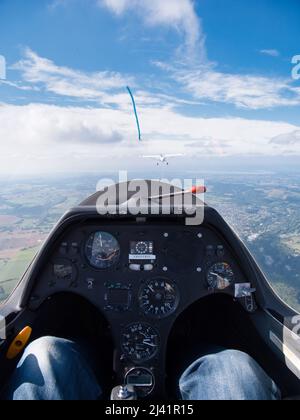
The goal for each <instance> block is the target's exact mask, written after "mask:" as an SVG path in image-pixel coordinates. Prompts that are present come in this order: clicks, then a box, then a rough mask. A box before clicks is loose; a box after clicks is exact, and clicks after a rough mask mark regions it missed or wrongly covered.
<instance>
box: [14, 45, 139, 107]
mask: <svg viewBox="0 0 300 420" xmlns="http://www.w3.org/2000/svg"><path fill="white" fill-rule="evenodd" d="M13 69H14V70H19V71H20V72H21V73H22V78H23V80H24V81H26V82H27V83H32V84H34V85H42V86H43V87H44V88H45V89H46V90H47V91H48V92H52V93H55V94H58V95H63V96H69V97H73V98H80V99H86V100H88V99H90V100H97V101H100V102H101V101H105V98H106V95H107V92H116V91H118V90H120V89H124V87H125V86H126V84H128V83H130V82H132V79H131V78H130V77H126V76H123V75H121V74H120V73H116V72H108V71H102V72H96V73H86V72H82V71H79V70H73V69H70V68H68V67H62V66H57V65H56V64H55V63H54V62H53V61H51V60H49V59H47V58H43V57H40V56H39V55H38V54H36V53H35V52H34V51H32V50H31V49H29V48H26V49H25V50H24V57H23V59H22V60H20V61H19V62H18V63H16V64H15V65H14V66H13Z"/></svg>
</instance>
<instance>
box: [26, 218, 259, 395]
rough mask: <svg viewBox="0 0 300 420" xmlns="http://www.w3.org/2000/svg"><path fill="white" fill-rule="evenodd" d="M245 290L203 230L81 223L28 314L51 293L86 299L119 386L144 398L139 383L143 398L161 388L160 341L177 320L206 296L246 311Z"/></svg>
mask: <svg viewBox="0 0 300 420" xmlns="http://www.w3.org/2000/svg"><path fill="white" fill-rule="evenodd" d="M250 287H251V285H250V284H249V283H248V282H247V279H246V278H245V276H244V275H243V273H242V271H241V268H240V267H239V265H238V263H237V261H236V259H235V258H234V256H233V255H232V253H231V251H230V248H229V247H228V246H227V244H226V243H225V242H224V241H223V239H222V238H221V237H219V236H218V234H217V233H216V232H215V231H213V230H212V229H210V228H209V227H205V226H201V227H189V228H187V227H185V226H175V225H170V226H167V227H166V226H160V225H157V226H155V225H151V226H147V225H145V226H136V225H135V226H127V225H126V224H125V223H124V224H120V225H118V226H116V225H111V226H109V225H105V226H98V225H94V224H89V223H87V224H86V225H81V226H77V227H76V226H75V227H73V228H72V229H69V231H68V232H65V233H64V234H63V237H61V238H60V239H59V241H58V242H57V243H56V245H55V246H54V248H53V250H52V253H51V255H49V258H48V260H47V261H46V263H45V265H44V267H43V268H42V270H41V273H40V275H39V278H38V281H37V282H36V285H35V287H34V289H33V292H32V296H31V299H30V302H31V303H30V307H31V309H32V310H35V309H37V308H38V307H39V306H40V305H41V304H42V303H43V301H45V300H46V299H47V298H48V297H49V296H51V295H53V294H56V293H59V292H71V293H76V294H79V295H81V296H82V297H84V298H85V299H87V300H88V301H89V302H90V303H92V304H93V305H94V306H96V307H97V308H98V309H99V311H100V312H101V313H102V314H104V315H105V317H106V319H107V321H108V323H109V325H110V328H111V332H112V335H113V340H114V343H115V351H116V360H117V364H116V367H115V369H116V371H117V374H118V377H119V380H120V381H122V383H123V382H124V380H127V381H128V382H130V381H132V380H133V378H139V380H140V383H141V384H142V385H143V387H142V385H141V389H142V388H143V393H144V394H143V395H147V389H148V388H147V387H146V385H145V383H146V382H147V381H146V379H147V380H148V382H149V384H150V382H151V384H150V385H149V389H148V391H149V390H150V388H151V392H152V390H153V389H156V388H157V387H158V386H159V385H158V384H162V383H164V380H163V378H162V376H163V372H164V371H165V368H164V364H165V353H166V347H167V338H168V336H169V334H170V331H171V329H172V326H173V324H174V322H175V320H176V318H177V317H178V316H179V314H180V313H182V312H183V311H184V310H185V309H187V308H188V307H189V306H190V305H192V304H193V303H194V302H196V301H198V300H199V299H201V298H202V297H205V296H207V295H209V294H213V293H225V294H228V295H231V296H232V297H233V298H237V299H238V300H240V302H241V304H242V305H243V306H244V307H245V309H246V310H249V312H251V311H254V310H255V303H254V301H253V298H251V295H250V297H249V295H247V290H248V289H247V288H250ZM236 290H239V291H240V290H243V291H244V295H243V296H236ZM249 299H250V300H251V299H252V301H251V302H252V306H251V305H250V304H249ZM251 302H250V303H251ZM129 372H133V374H132V375H131V374H129ZM147 372H150V376H149V373H148V376H147ZM120 383H121V382H120ZM154 383H155V384H156V385H155V386H154ZM160 391H161V390H160ZM149 392H150V391H149Z"/></svg>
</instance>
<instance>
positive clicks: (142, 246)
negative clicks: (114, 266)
mask: <svg viewBox="0 0 300 420" xmlns="http://www.w3.org/2000/svg"><path fill="white" fill-rule="evenodd" d="M129 259H130V260H155V259H156V256H155V254H154V242H153V241H132V242H130V255H129Z"/></svg>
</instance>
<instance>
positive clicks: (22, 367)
mask: <svg viewBox="0 0 300 420" xmlns="http://www.w3.org/2000/svg"><path fill="white" fill-rule="evenodd" d="M100 396H101V388H100V386H99V384H98V383H97V379H96V377H95V375H94V373H93V370H92V368H91V367H90V366H89V363H88V362H87V360H86V359H85V357H84V355H83V353H82V351H81V349H80V347H79V346H77V344H75V343H73V342H72V341H68V340H64V339H59V338H52V337H44V338H40V339H39V340H36V341H34V342H33V343H31V344H30V345H29V346H28V348H27V349H26V350H25V352H24V355H23V357H22V359H21V360H20V362H19V364H18V366H17V369H16V370H15V372H14V374H13V377H12V379H11V382H10V384H9V387H8V392H7V393H6V396H5V397H6V399H9V400H96V399H99V398H100Z"/></svg>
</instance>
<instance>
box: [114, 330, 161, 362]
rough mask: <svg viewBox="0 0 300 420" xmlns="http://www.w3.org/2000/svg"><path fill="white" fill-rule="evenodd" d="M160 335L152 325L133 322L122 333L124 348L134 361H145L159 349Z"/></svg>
mask: <svg viewBox="0 0 300 420" xmlns="http://www.w3.org/2000/svg"><path fill="white" fill-rule="evenodd" d="M159 342H160V340H159V335H158V333H157V332H156V330H155V329H154V328H153V327H151V326H150V325H147V324H144V323H136V324H131V325H129V326H128V327H126V328H125V330H124V332H123V334H122V343H121V346H122V350H123V352H124V354H125V355H126V356H127V357H129V358H130V359H131V360H132V361H133V362H137V363H139V362H145V361H147V360H150V359H152V358H153V357H154V356H156V354H157V352H158V350H159Z"/></svg>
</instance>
